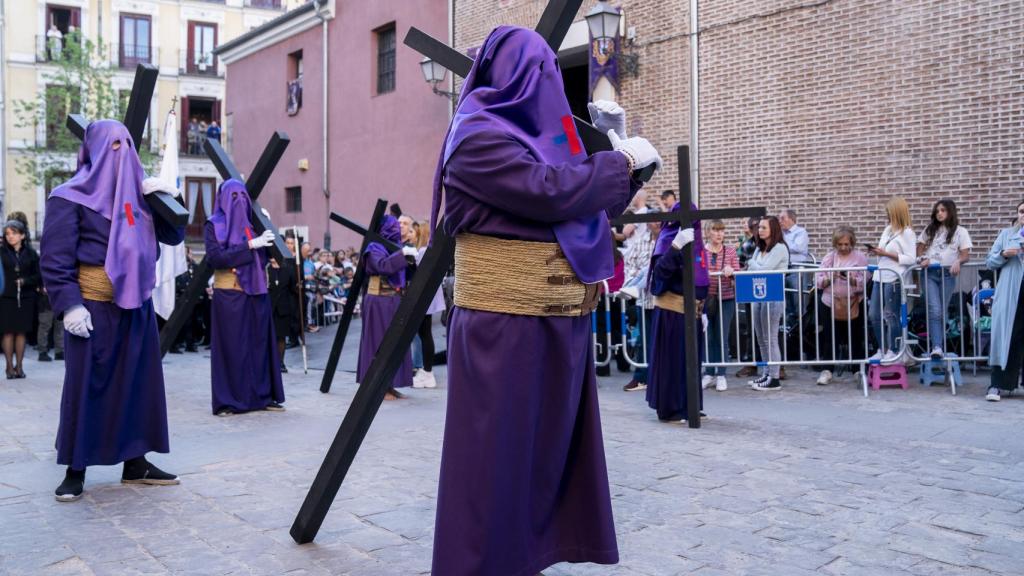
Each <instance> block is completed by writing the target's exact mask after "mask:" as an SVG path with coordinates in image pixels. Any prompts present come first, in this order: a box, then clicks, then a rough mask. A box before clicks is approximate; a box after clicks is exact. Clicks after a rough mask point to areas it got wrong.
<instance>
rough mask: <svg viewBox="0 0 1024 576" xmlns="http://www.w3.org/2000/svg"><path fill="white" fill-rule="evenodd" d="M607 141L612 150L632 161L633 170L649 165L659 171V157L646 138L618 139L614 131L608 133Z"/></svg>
mask: <svg viewBox="0 0 1024 576" xmlns="http://www.w3.org/2000/svg"><path fill="white" fill-rule="evenodd" d="M608 139H609V140H611V141H612V149H613V150H617V151H619V152H621V153H623V154H625V155H626V157H627V158H632V160H633V170H640V169H641V168H646V167H648V166H650V165H651V164H654V165H655V168H656V169H658V170H661V156H659V155H658V151H657V150H655V149H654V146H653V145H652V144H651V143H650V142H648V141H647V139H646V138H641V137H639V136H634V137H632V138H625V139H622V138H619V135H618V134H616V133H615V131H614V130H609V131H608Z"/></svg>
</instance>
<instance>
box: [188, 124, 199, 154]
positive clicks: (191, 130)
mask: <svg viewBox="0 0 1024 576" xmlns="http://www.w3.org/2000/svg"><path fill="white" fill-rule="evenodd" d="M186 139H187V141H188V153H189V154H192V155H196V154H199V120H197V119H196V117H195V116H193V117H192V118H190V119H189V121H188V133H187V134H186Z"/></svg>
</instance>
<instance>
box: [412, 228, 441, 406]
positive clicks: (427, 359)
mask: <svg viewBox="0 0 1024 576" xmlns="http://www.w3.org/2000/svg"><path fill="white" fill-rule="evenodd" d="M430 232H431V231H430V222H422V223H420V226H419V231H418V232H417V233H416V265H417V267H418V266H419V264H420V262H422V261H423V255H424V254H426V253H427V246H429V245H430ZM442 312H444V295H443V294H442V293H441V288H440V287H438V289H437V293H435V294H434V298H433V299H432V300H431V301H430V306H429V307H427V314H426V316H424V317H423V321H422V322H420V329H419V332H418V336H419V339H420V346H421V347H420V356H421V359H420V366H421V369H420V370H417V371H416V373H415V374H413V377H412V385H413V388H436V387H437V379H436V378H435V377H434V353H435V348H434V334H433V332H432V328H433V324H434V315H435V314H440V313H442Z"/></svg>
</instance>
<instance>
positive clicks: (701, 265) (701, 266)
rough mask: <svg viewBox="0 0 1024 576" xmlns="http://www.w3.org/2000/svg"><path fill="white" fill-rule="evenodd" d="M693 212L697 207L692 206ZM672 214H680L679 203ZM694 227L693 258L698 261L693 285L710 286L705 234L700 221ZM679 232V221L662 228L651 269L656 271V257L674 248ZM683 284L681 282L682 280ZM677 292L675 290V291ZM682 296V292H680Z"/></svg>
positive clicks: (695, 222)
mask: <svg viewBox="0 0 1024 576" xmlns="http://www.w3.org/2000/svg"><path fill="white" fill-rule="evenodd" d="M690 209H691V210H696V209H697V207H696V206H695V205H693V204H690ZM671 211H672V212H679V202H676V204H675V206H673V207H672V210H671ZM692 227H693V257H694V259H695V260H696V266H694V267H693V272H694V275H693V283H694V285H695V286H710V285H711V280H710V276H708V267H707V263H706V262H704V233H703V231H702V230H701V225H700V220H694V221H693V223H692ZM677 232H679V220H670V221H668V222H665V225H664V226H663V227H662V228H661V233H660V234H658V240H657V241H656V242H655V244H654V253H653V254H652V258H651V269H652V270H653V269H654V265H655V259H654V258H655V257H657V256H661V255H662V254H664V253H666V252H668V251H669V249H671V247H672V240H674V239H675V237H676V233H677ZM680 282H681V280H680ZM673 291H675V290H673ZM679 293H680V294H682V292H681V291H680V292H679Z"/></svg>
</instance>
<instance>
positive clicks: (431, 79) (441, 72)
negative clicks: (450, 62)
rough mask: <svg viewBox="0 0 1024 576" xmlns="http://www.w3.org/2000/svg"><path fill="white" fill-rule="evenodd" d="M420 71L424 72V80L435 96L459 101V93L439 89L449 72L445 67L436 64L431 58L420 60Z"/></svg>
mask: <svg viewBox="0 0 1024 576" xmlns="http://www.w3.org/2000/svg"><path fill="white" fill-rule="evenodd" d="M420 70H422V71H423V79H424V80H426V81H427V83H428V84H430V89H431V90H433V91H434V94H437V95H438V96H444V97H446V98H450V99H452V100H458V98H459V95H458V93H455V92H448V91H447V90H441V89H440V88H438V87H437V86H438V85H439V84H440V83H441V82H444V76H445V73H446V72H447V70H445V68H444V66H441V65H440V64H438V63H437V62H434V61H433V60H431V59H430V58H424V59H423V60H420Z"/></svg>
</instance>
